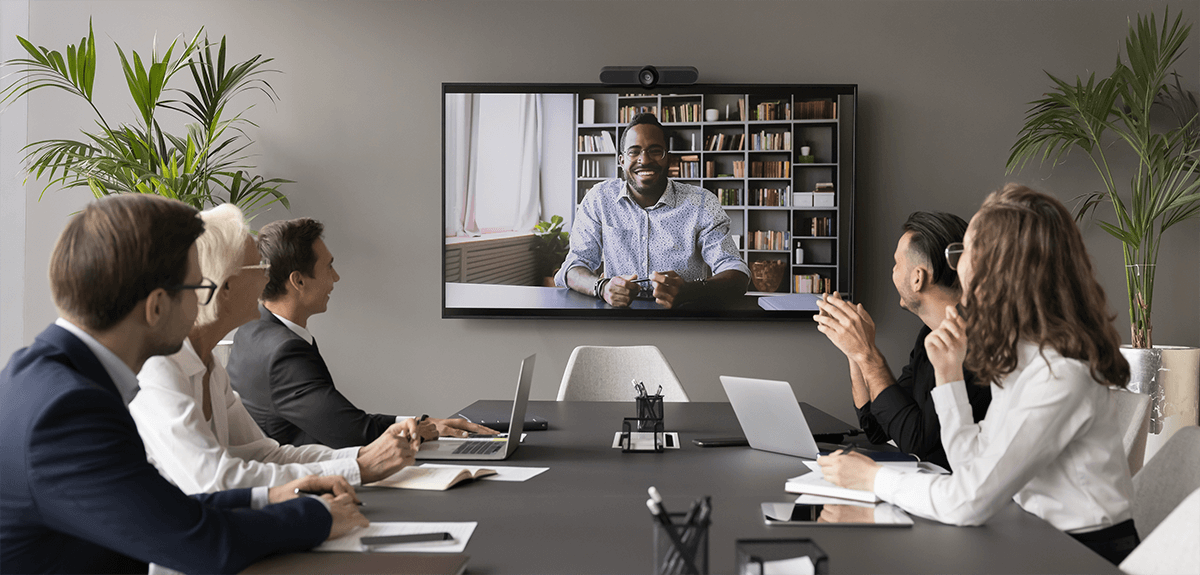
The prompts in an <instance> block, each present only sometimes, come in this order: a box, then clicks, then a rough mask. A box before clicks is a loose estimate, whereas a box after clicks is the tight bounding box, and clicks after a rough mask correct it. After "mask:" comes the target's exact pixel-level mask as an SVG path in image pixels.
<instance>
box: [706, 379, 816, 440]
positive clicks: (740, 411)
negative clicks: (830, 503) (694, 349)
mask: <svg viewBox="0 0 1200 575" xmlns="http://www.w3.org/2000/svg"><path fill="white" fill-rule="evenodd" d="M721 385H722V386H724V387H725V395H727V396H729V404H730V405H732V406H733V412H734V413H735V414H737V418H738V423H740V424H741V426H742V433H745V434H746V440H747V441H749V442H750V447H753V448H754V449H758V450H761V451H771V452H774V453H782V454H784V455H791V456H794V457H803V458H806V459H816V458H817V441H816V440H815V439H814V438H813V434H812V430H811V429H810V428H809V426H808V421H807V420H806V419H805V417H804V412H803V411H801V410H800V403H799V402H798V401H796V394H795V393H793V392H792V386H791V385H789V384H788V382H786V381H772V380H769V379H751V378H748V377H731V376H728V375H722V376H721Z"/></svg>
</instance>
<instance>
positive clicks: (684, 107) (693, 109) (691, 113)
mask: <svg viewBox="0 0 1200 575" xmlns="http://www.w3.org/2000/svg"><path fill="white" fill-rule="evenodd" d="M631 119H632V118H631ZM659 120H660V121H662V122H663V123H667V122H674V123H679V122H699V121H700V104H698V103H691V104H678V105H675V106H665V107H663V113H662V118H659Z"/></svg>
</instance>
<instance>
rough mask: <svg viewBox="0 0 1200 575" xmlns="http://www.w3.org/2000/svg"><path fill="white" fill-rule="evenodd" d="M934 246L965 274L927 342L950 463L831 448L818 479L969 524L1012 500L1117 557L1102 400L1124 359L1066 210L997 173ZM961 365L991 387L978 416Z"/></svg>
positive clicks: (1117, 516)
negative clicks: (943, 244) (934, 465)
mask: <svg viewBox="0 0 1200 575" xmlns="http://www.w3.org/2000/svg"><path fill="white" fill-rule="evenodd" d="M946 251H947V259H948V260H949V262H950V264H951V266H952V267H955V268H956V269H957V271H958V274H959V278H960V280H961V281H962V284H963V302H962V303H963V306H962V309H963V311H962V313H960V312H959V311H958V310H955V309H953V308H948V309H947V318H946V320H945V321H944V322H943V323H942V325H941V326H939V327H938V328H937V329H936V330H934V331H933V332H932V333H930V334H929V336H928V337H927V338H926V340H925V347H926V351H927V352H928V353H929V359H930V361H931V362H932V363H933V366H934V371H935V374H936V380H937V382H936V383H937V387H935V388H934V390H933V392H932V395H933V399H934V404H935V406H936V408H937V412H938V418H939V419H940V421H941V425H942V443H943V446H944V447H945V449H946V455H947V458H948V459H949V461H950V464H951V465H952V466H953V467H954V474H953V475H929V474H915V473H909V474H906V473H900V472H897V471H895V470H893V469H887V468H882V467H880V466H879V465H877V464H875V463H874V462H872V461H871V460H870V459H868V458H866V457H864V456H862V455H859V454H853V453H838V454H834V455H831V456H829V457H823V458H821V459H820V460H819V461H820V463H821V466H822V469H823V471H824V473H825V476H826V478H827V479H829V480H830V481H832V482H834V483H836V484H838V485H841V486H843V487H850V488H855V489H867V490H872V491H874V492H875V493H876V494H877V495H879V497H880V498H881V499H883V500H885V501H889V502H892V503H895V504H896V505H898V506H900V507H901V508H903V509H905V510H907V511H910V512H912V513H914V514H916V515H920V516H922V517H928V518H930V519H935V520H938V521H942V522H945V523H952V524H956V525H978V524H981V523H983V522H985V521H987V520H988V518H990V517H991V516H992V515H994V514H995V513H996V512H997V511H999V510H1000V509H1001V508H1002V507H1003V506H1004V505H1005V504H1007V502H1008V501H1009V500H1010V499H1012V500H1015V501H1016V502H1017V504H1018V505H1020V506H1021V507H1022V508H1024V509H1025V510H1026V511H1029V512H1031V513H1033V514H1035V515H1037V516H1039V517H1041V518H1042V519H1045V520H1046V521H1048V522H1050V524H1052V525H1054V526H1055V527H1057V528H1058V529H1060V530H1062V531H1065V532H1067V533H1068V534H1070V535H1072V536H1073V537H1075V538H1076V539H1078V540H1079V541H1081V542H1083V543H1084V544H1085V545H1088V546H1089V547H1090V548H1092V549H1093V550H1095V551H1096V552H1097V553H1099V554H1100V555H1102V556H1104V557H1105V558H1106V559H1108V560H1109V561H1112V562H1113V563H1119V562H1120V561H1121V559H1123V558H1124V557H1125V556H1126V555H1128V553H1129V552H1130V551H1132V550H1133V548H1134V547H1135V546H1136V545H1137V543H1138V538H1137V532H1136V531H1135V530H1134V527H1133V520H1132V519H1131V517H1132V516H1131V513H1130V500H1131V497H1132V494H1133V485H1132V482H1131V480H1130V477H1129V466H1128V462H1127V460H1126V458H1125V453H1124V450H1123V448H1122V445H1121V435H1120V434H1121V430H1120V427H1119V423H1118V421H1117V419H1116V417H1115V414H1116V411H1115V409H1116V407H1115V402H1114V401H1113V400H1112V399H1111V398H1110V396H1111V393H1110V387H1111V386H1116V387H1125V386H1126V384H1127V382H1128V380H1129V364H1128V363H1127V362H1126V361H1125V359H1124V357H1123V356H1122V355H1121V353H1120V350H1119V347H1120V338H1119V337H1118V335H1117V330H1116V327H1115V326H1113V323H1112V322H1113V316H1112V315H1111V314H1110V313H1109V310H1108V304H1107V302H1106V300H1105V296H1104V290H1103V289H1102V288H1101V287H1100V285H1099V283H1098V282H1097V281H1096V278H1095V274H1094V272H1093V270H1092V265H1091V261H1090V259H1089V257H1088V254H1087V250H1086V249H1085V247H1084V244H1083V238H1082V236H1081V235H1080V233H1079V229H1078V228H1077V227H1076V225H1075V223H1074V221H1073V220H1072V218H1071V214H1070V213H1069V212H1068V211H1067V209H1066V208H1065V207H1063V205H1062V203H1060V202H1059V201H1058V200H1056V199H1054V198H1052V197H1050V196H1047V195H1045V194H1041V193H1038V192H1035V191H1033V190H1031V189H1029V188H1026V187H1024V186H1019V185H1015V184H1009V185H1007V186H1005V187H1004V188H1002V189H1001V190H999V191H997V192H994V193H992V194H991V195H990V196H988V198H987V200H985V201H984V203H983V207H982V208H980V210H979V212H978V213H977V214H975V217H974V218H972V219H971V223H970V225H969V226H968V228H967V233H966V236H965V237H964V238H963V244H962V245H951V247H950V248H948V249H947V250H946ZM964 365H965V367H966V368H967V369H970V370H972V371H973V372H974V373H975V374H976V376H977V377H978V381H979V382H981V383H982V384H985V385H986V384H990V385H991V389H992V404H991V407H990V408H989V409H988V413H987V416H986V417H985V418H984V419H983V420H982V421H981V422H979V423H978V424H976V423H974V420H973V419H972V416H971V406H970V404H969V403H968V402H967V394H966V388H965V385H966V384H965V382H964V381H963V368H964Z"/></svg>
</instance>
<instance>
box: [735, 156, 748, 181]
mask: <svg viewBox="0 0 1200 575" xmlns="http://www.w3.org/2000/svg"><path fill="white" fill-rule="evenodd" d="M733 177H735V178H744V177H746V161H745V160H734V161H733Z"/></svg>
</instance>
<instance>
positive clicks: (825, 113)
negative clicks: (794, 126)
mask: <svg viewBox="0 0 1200 575" xmlns="http://www.w3.org/2000/svg"><path fill="white" fill-rule="evenodd" d="M796 119H798V120H836V119H837V102H834V101H832V100H816V101H812V102H796Z"/></svg>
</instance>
